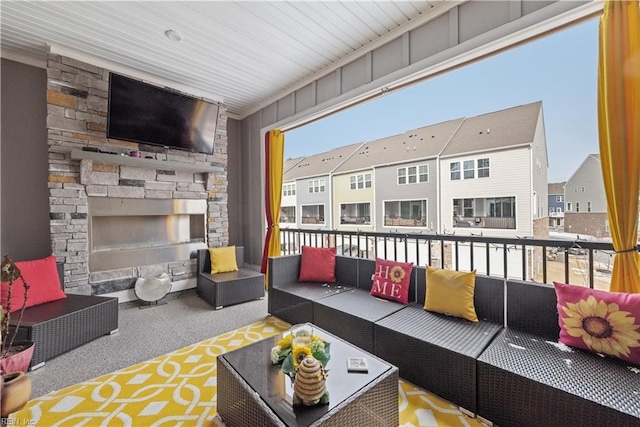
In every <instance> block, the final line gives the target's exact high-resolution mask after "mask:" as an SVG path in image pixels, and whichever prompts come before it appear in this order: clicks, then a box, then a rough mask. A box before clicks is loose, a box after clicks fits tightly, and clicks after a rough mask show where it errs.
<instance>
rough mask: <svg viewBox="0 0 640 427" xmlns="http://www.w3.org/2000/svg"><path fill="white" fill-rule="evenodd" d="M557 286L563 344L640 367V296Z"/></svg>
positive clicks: (560, 284) (562, 285) (563, 285)
mask: <svg viewBox="0 0 640 427" xmlns="http://www.w3.org/2000/svg"><path fill="white" fill-rule="evenodd" d="M553 284H554V286H555V289H556V296H557V298H558V323H559V325H560V342H562V343H564V344H566V345H569V346H572V347H576V348H581V349H583V350H588V351H593V352H596V353H601V354H606V355H609V356H614V357H617V358H619V359H622V360H624V361H627V362H631V363H635V364H640V331H639V329H640V294H627V293H623V292H606V291H598V290H595V289H589V288H584V287H582V286H575V285H568V284H565V283H558V282H553Z"/></svg>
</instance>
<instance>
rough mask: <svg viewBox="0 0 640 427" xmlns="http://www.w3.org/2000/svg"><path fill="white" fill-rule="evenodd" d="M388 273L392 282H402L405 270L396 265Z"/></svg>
mask: <svg viewBox="0 0 640 427" xmlns="http://www.w3.org/2000/svg"><path fill="white" fill-rule="evenodd" d="M389 275H390V276H391V281H392V282H395V283H400V282H402V279H404V275H405V272H404V269H403V268H402V267H400V266H398V265H396V266H395V267H393V268H392V269H391V272H390V273H389Z"/></svg>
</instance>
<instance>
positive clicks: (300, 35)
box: [0, 0, 459, 118]
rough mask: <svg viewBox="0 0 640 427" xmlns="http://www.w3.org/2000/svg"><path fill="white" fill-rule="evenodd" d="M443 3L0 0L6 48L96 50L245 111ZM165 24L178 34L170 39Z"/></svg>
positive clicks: (34, 52)
mask: <svg viewBox="0 0 640 427" xmlns="http://www.w3.org/2000/svg"><path fill="white" fill-rule="evenodd" d="M456 3H459V2H456ZM443 4H444V1H443V0H437V1H400V2H391V1H349V2H346V1H345V2H343V1H341V2H338V1H203V2H197V1H180V2H178V1H124V2H121V1H59V2H58V1H56V2H52V1H47V2H44V1H2V2H0V8H1V9H0V12H1V13H0V19H1V20H0V25H1V32H0V41H1V43H0V48H1V50H2V56H3V57H11V55H13V56H24V57H31V58H36V59H40V60H44V58H46V54H47V52H48V51H49V49H50V50H51V51H52V52H54V53H61V54H66V55H67V56H71V57H75V58H77V59H87V62H90V63H94V64H96V65H100V64H99V63H96V62H95V61H94V62H91V61H89V59H92V58H93V59H99V60H100V61H103V62H102V63H104V64H112V65H116V66H118V67H121V69H123V70H133V71H135V72H136V73H138V76H150V80H151V81H154V79H155V81H156V82H162V83H166V85H167V86H173V87H175V88H176V89H180V90H185V88H189V89H190V91H191V92H192V93H193V94H195V95H199V96H204V97H208V98H210V99H214V100H220V101H223V102H224V103H225V104H226V106H227V108H228V110H229V112H230V113H231V114H234V115H237V116H238V117H240V118H242V117H244V116H245V115H246V114H248V113H250V112H253V111H256V110H257V109H258V108H259V107H262V106H264V105H266V102H267V101H268V100H269V99H272V98H274V97H275V96H277V95H278V94H282V93H285V92H286V91H287V89H288V88H291V87H292V86H295V85H298V84H300V83H303V82H305V81H310V80H311V79H313V78H314V76H315V77H317V76H318V75H321V74H323V73H326V72H327V71H330V70H331V69H332V67H335V66H336V64H337V63H339V62H340V61H344V60H345V59H348V58H351V57H356V56H360V55H362V54H364V53H365V52H366V51H367V50H370V49H371V48H372V46H375V45H376V44H379V43H380V42H381V41H384V40H386V39H388V38H390V37H392V36H393V35H394V34H395V33H399V32H400V31H401V30H402V28H403V27H404V26H407V25H411V23H412V22H414V21H415V20H416V19H419V18H420V17H421V16H422V17H423V16H424V14H426V13H429V12H430V11H432V8H434V7H436V8H437V7H438V6H442V5H443ZM169 29H171V30H174V31H177V32H178V33H179V34H180V35H181V36H182V40H181V41H179V42H175V41H171V40H169V39H168V38H167V37H166V36H165V31H167V30H169ZM111 69H114V68H111ZM138 76H136V77H138ZM185 91H187V90H185Z"/></svg>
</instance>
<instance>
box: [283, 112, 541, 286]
mask: <svg viewBox="0 0 640 427" xmlns="http://www.w3.org/2000/svg"><path fill="white" fill-rule="evenodd" d="M547 167H548V165H547V151H546V140H545V133H544V120H543V111H542V103H541V102H534V103H531V104H527V105H521V106H517V107H512V108H508V109H505V110H501V111H495V112H491V113H486V114H482V115H479V116H475V117H470V118H459V119H454V120H450V121H447V122H442V123H438V124H434V125H430V126H425V127H422V128H419V129H414V130H410V131H407V132H405V133H403V134H400V135H394V136H390V137H387V138H382V139H379V140H375V141H371V142H365V143H361V144H352V145H349V146H347V147H341V148H338V149H335V150H332V151H329V152H326V153H321V154H318V155H315V156H311V157H307V158H305V159H304V160H302V161H299V162H297V163H296V164H295V165H294V166H293V167H291V168H290V169H288V170H287V172H286V173H285V174H284V182H285V186H284V188H283V197H286V198H287V199H286V202H287V203H286V204H283V206H284V207H283V212H285V211H289V212H291V210H292V209H293V210H295V211H297V212H301V215H300V217H299V219H298V225H299V227H300V228H313V229H335V230H338V231H359V232H363V233H366V232H374V231H375V232H394V233H403V232H405V233H416V232H417V233H420V232H425V233H426V232H438V233H445V234H446V233H456V234H463V235H464V234H468V235H472V234H475V235H480V234H482V235H489V236H497V237H514V236H519V237H523V236H527V237H538V238H546V237H548V235H549V234H548V229H549V227H548V225H549V224H548V220H547V209H548V208H547V205H548V200H547V182H546V180H547ZM294 182H295V187H296V188H295V193H296V196H295V198H294V197H293V195H292V194H291V191H292V187H293V186H294V184H293V183H294ZM283 200H284V199H283ZM294 200H295V202H294ZM294 205H295V209H294ZM329 213H330V214H329ZM297 243H298V242H296V244H297ZM339 243H340V242H339ZM287 244H289V243H287ZM374 245H375V243H374V242H373V241H372V240H369V241H367V240H365V237H360V238H359V239H358V241H357V242H355V243H354V242H353V240H352V241H351V242H350V243H349V244H348V245H346V247H345V245H342V244H338V246H340V247H341V248H342V251H343V253H346V251H349V253H353V252H354V251H358V252H360V253H361V252H363V251H369V253H373V252H374V251H373V249H374ZM426 249H427V248H426V247H425V248H420V249H419V250H420V255H419V257H420V258H421V259H425V257H426ZM378 250H381V248H378ZM500 250H502V249H500ZM485 254H486V252H485V251H484V249H482V248H478V255H477V256H478V259H481V258H483V257H485ZM538 255H539V254H538ZM509 256H511V257H513V259H517V258H521V254H518V250H517V249H516V250H513V251H511V253H510V254H509ZM529 259H530V265H529V267H528V268H530V269H535V265H537V264H538V263H537V262H535V261H534V257H533V255H532V256H531V257H529ZM409 260H410V261H411V259H409ZM500 260H501V261H502V258H500ZM458 261H459V262H462V263H463V264H465V263H466V264H469V266H470V259H465V260H458ZM515 264H516V265H518V267H517V268H516V271H515V272H514V275H521V274H522V271H521V263H515ZM491 268H492V269H493V271H498V270H499V269H503V268H504V265H502V264H500V265H492V266H491Z"/></svg>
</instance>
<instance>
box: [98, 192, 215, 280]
mask: <svg viewBox="0 0 640 427" xmlns="http://www.w3.org/2000/svg"><path fill="white" fill-rule="evenodd" d="M88 205H89V218H88V219H89V224H88V234H89V271H91V272H99V271H108V270H117V269H120V268H127V267H137V266H139V265H152V264H158V263H161V262H172V261H174V260H176V259H189V257H190V255H191V254H192V253H194V252H195V251H197V250H198V249H204V248H206V247H207V245H206V235H205V231H204V228H205V215H206V212H207V202H206V200H188V199H179V200H178V199H125V198H120V197H89V200H88Z"/></svg>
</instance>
